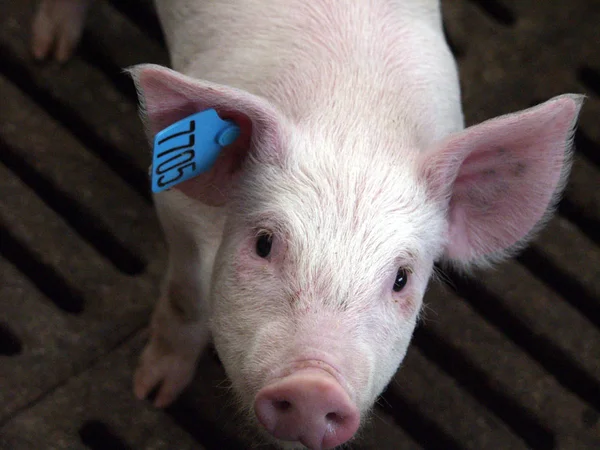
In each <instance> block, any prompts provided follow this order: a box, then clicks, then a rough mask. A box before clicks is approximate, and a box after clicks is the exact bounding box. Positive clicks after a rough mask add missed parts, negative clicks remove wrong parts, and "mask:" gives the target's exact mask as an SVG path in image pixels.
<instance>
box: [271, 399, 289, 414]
mask: <svg viewBox="0 0 600 450" xmlns="http://www.w3.org/2000/svg"><path fill="white" fill-rule="evenodd" d="M273 407H274V408H275V409H276V410H277V411H279V412H282V413H284V412H286V411H289V410H290V409H291V408H292V404H291V403H290V402H288V401H287V400H274V401H273Z"/></svg>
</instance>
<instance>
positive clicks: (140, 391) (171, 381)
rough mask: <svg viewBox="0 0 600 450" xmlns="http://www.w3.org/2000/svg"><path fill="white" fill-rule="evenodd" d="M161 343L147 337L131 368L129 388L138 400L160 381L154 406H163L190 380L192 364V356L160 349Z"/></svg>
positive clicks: (194, 363) (194, 361)
mask: <svg viewBox="0 0 600 450" xmlns="http://www.w3.org/2000/svg"><path fill="white" fill-rule="evenodd" d="M161 347H162V346H160V345H156V344H155V342H154V340H153V341H151V342H150V343H149V344H148V345H147V346H146V348H145V349H144V352H143V354H142V357H141V359H140V364H139V366H138V368H137V370H136V371H135V375H134V379H133V391H134V393H135V396H136V397H137V398H139V399H140V400H142V399H144V398H146V397H147V396H148V393H149V392H150V391H151V390H152V389H154V388H155V387H156V386H158V385H159V384H160V389H159V390H158V394H157V395H156V399H155V400H154V406H156V407H157V408H164V407H165V406H168V405H169V404H171V403H172V402H173V400H175V399H176V398H177V396H178V395H179V393H180V392H181V391H182V390H183V389H184V388H185V387H186V386H187V385H188V384H189V383H190V381H191V380H192V377H193V375H194V369H195V367H196V358H195V357H194V356H190V355H180V354H176V353H169V352H166V351H164V349H163V348H161Z"/></svg>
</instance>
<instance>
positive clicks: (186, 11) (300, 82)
mask: <svg viewBox="0 0 600 450" xmlns="http://www.w3.org/2000/svg"><path fill="white" fill-rule="evenodd" d="M225 3H226V2H208V1H193V0H171V1H168V2H163V1H160V0H159V1H157V5H158V8H159V13H160V15H161V20H162V22H163V27H164V30H165V34H166V37H167V41H168V44H169V49H170V52H171V58H172V63H173V67H174V68H175V69H176V70H179V71H182V72H184V73H186V74H188V75H191V76H194V77H196V78H201V79H206V80H210V81H213V82H217V83H221V84H226V85H230V86H235V87H238V88H241V89H245V90H247V91H250V92H252V93H254V94H257V95H261V96H263V97H265V98H267V99H269V100H270V101H271V102H273V103H274V104H276V105H277V106H278V108H279V109H280V110H281V111H282V112H284V113H285V114H286V115H287V116H288V117H289V118H290V120H292V121H294V122H296V123H300V124H302V123H311V124H314V123H315V121H316V122H317V123H318V124H320V125H321V126H323V127H343V126H344V124H348V123H354V122H355V121H356V120H357V119H358V120H364V121H368V122H370V124H372V128H373V130H374V132H389V133H393V134H396V135H401V136H402V137H403V140H404V141H406V142H407V143H408V144H409V145H410V146H411V147H415V146H416V147H426V146H428V145H431V143H432V142H433V141H435V140H439V139H441V138H442V137H444V136H445V135H447V134H448V133H450V132H453V131H456V130H458V129H461V128H462V126H463V119H462V111H461V107H460V92H459V85H458V77H457V73H456V67H455V63H454V59H453V58H452V55H451V54H450V52H449V50H448V48H447V45H446V43H445V41H444V38H443V33H442V29H441V18H440V12H439V5H438V2H437V1H432V0H404V1H399V0H396V1H393V0H370V1H366V0H365V1H364V2H363V1H360V2H358V1H356V0H337V1H333V0H329V1H328V0H310V1H307V0H287V1H278V2H268V1H257V0H237V1H229V2H227V5H225ZM363 129H369V127H368V126H367V127H363Z"/></svg>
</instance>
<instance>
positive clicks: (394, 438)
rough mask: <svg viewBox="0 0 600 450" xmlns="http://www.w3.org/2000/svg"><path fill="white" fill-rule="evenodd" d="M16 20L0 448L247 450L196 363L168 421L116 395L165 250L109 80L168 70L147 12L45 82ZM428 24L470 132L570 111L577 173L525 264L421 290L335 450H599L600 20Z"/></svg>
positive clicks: (125, 380) (9, 32)
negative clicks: (411, 316) (415, 309)
mask: <svg viewBox="0 0 600 450" xmlns="http://www.w3.org/2000/svg"><path fill="white" fill-rule="evenodd" d="M34 3H35V2H33V1H22V2H21V1H8V0H4V1H2V2H0V192H1V200H0V239H1V241H0V242H1V245H0V448H2V449H11V450H12V449H18V450H20V449H35V450H39V449H86V448H87V449H93V450H109V449H110V450H113V449H192V448H198V449H202V448H204V449H209V450H212V449H214V450H220V449H234V450H235V449H243V448H246V445H245V444H244V443H243V440H242V437H241V435H240V432H239V429H238V428H237V427H236V423H235V420H234V419H233V418H232V417H231V415H230V413H231V411H230V410H229V409H228V406H227V394H226V389H225V388H224V387H223V386H224V384H223V383H222V382H223V379H224V374H223V372H222V369H221V368H220V367H219V365H218V363H217V362H216V359H215V358H214V357H213V356H211V355H206V356H205V357H203V359H202V361H201V362H200V365H199V370H198V373H197V375H196V378H195V381H194V382H193V385H192V386H191V387H190V389H189V390H188V391H187V392H186V394H185V395H184V396H183V397H182V398H181V399H180V400H179V401H177V403H176V404H175V405H174V406H173V407H172V408H170V409H168V410H166V411H164V412H162V411H156V410H154V409H153V408H151V407H150V406H149V404H147V403H146V402H139V401H136V400H135V399H134V397H133V395H132V393H131V386H130V384H131V373H132V368H133V367H134V365H135V362H136V360H137V356H138V353H139V351H140V348H141V346H142V344H143V341H144V339H145V336H144V331H143V329H144V327H145V325H146V323H147V321H148V317H149V314H150V312H151V308H152V305H153V303H154V301H155V296H156V285H157V281H158V278H159V276H160V274H161V271H162V269H163V264H164V255H165V249H164V245H163V243H162V237H161V234H160V231H159V228H158V226H157V222H156V220H155V218H154V212H153V210H152V207H151V201H150V197H149V195H148V183H147V178H146V173H147V167H148V165H149V156H148V151H147V145H146V142H145V139H144V136H143V133H142V127H141V124H140V122H139V120H138V117H137V112H136V104H135V95H134V91H133V88H132V85H131V83H130V81H129V80H128V79H127V77H125V76H124V75H123V74H122V73H120V68H122V67H126V66H129V65H131V64H134V63H139V62H157V63H163V64H165V63H166V62H167V58H166V53H165V51H164V47H163V45H162V41H161V37H160V32H159V31H158V26H157V23H156V19H155V16H154V15H153V12H152V10H151V8H148V7H147V3H145V2H143V1H142V2H138V1H134V0H127V1H117V0H114V1H112V2H104V1H100V2H97V3H96V5H95V6H94V7H93V10H92V14H91V15H90V20H89V21H88V25H87V28H86V31H85V36H84V42H83V44H82V45H81V47H80V48H79V50H78V53H77V56H76V57H75V58H74V59H73V60H72V61H71V62H69V63H68V64H67V65H65V66H63V67H60V66H58V65H56V64H36V63H34V62H33V61H32V59H31V57H30V55H29V52H28V42H29V41H28V39H29V28H30V21H31V14H32V11H33V8H34ZM139 3H142V6H139ZM444 12H445V18H446V27H447V32H448V36H449V38H450V40H451V42H452V46H453V50H454V51H455V53H456V55H457V57H458V60H459V63H460V70H461V79H462V86H463V96H464V105H465V113H466V117H467V121H468V123H469V124H472V123H475V122H479V121H481V120H484V119H486V118H489V117H492V116H495V115H498V114H502V113H506V112H510V111H514V110H518V109H522V108H525V107H528V106H530V105H532V104H533V103H536V102H540V101H542V100H546V99H548V98H549V97H551V96H553V95H556V94H559V93H563V92H581V93H585V94H587V96H588V99H587V102H586V104H585V106H584V110H583V113H582V116H581V122H580V128H579V131H578V133H577V136H576V143H577V153H576V156H575V163H574V166H573V172H572V177H571V180H570V183H569V186H568V189H567V192H566V195H565V198H564V200H563V201H562V202H561V204H560V207H559V214H558V215H557V216H556V217H555V218H554V219H552V221H551V222H550V223H549V225H548V227H547V228H546V229H545V230H544V232H543V233H541V235H540V236H539V238H538V239H536V240H535V242H534V244H533V245H532V246H531V247H529V248H528V249H527V250H526V251H525V252H524V253H522V255H521V256H519V257H518V258H517V259H515V260H513V261H511V262H508V263H506V264H503V265H501V266H500V267H499V268H498V270H495V271H492V272H487V273H484V274H481V275H478V276H477V278H476V279H474V280H461V279H459V278H452V279H451V280H450V287H444V286H442V285H440V284H435V285H434V286H432V289H431V290H430V292H429V293H428V295H427V297H426V304H427V306H426V321H425V323H424V324H421V325H420V326H419V328H418V330H417V332H416V336H415V339H414V343H413V345H412V347H411V349H410V350H409V354H408V356H407V358H406V361H405V363H404V365H403V368H402V370H400V371H399V373H398V374H397V376H396V378H395V380H394V381H393V383H392V384H391V385H390V387H389V389H388V390H387V392H386V393H385V395H384V396H383V398H382V399H381V401H380V402H379V406H378V407H377V409H376V418H375V419H374V420H373V423H372V424H371V425H370V426H369V427H368V428H367V430H366V432H365V434H364V438H363V439H362V440H361V441H359V442H357V443H355V444H353V445H352V448H355V449H365V450H366V449H384V450H386V449H390V450H391V449H413V448H440V449H462V448H469V449H523V448H533V449H552V448H560V449H594V448H600V420H599V419H600V247H599V244H600V177H599V175H600V119H599V118H600V2H599V1H596V0H587V1H586V0H571V1H558V0H556V1H551V0H547V1H539V0H495V1H484V0H477V1H476V0H470V1H468V0H446V1H445V2H444ZM140 30H143V31H140Z"/></svg>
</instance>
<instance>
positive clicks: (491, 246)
mask: <svg viewBox="0 0 600 450" xmlns="http://www.w3.org/2000/svg"><path fill="white" fill-rule="evenodd" d="M133 74H134V78H135V79H136V82H137V86H138V89H139V92H140V93H141V95H142V101H143V104H144V106H145V114H146V119H147V127H148V130H149V133H150V134H151V135H154V134H155V133H156V132H157V131H159V130H160V129H162V128H164V127H166V126H168V125H170V124H171V123H173V122H175V121H177V120H179V119H181V118H183V117H186V116H187V115H190V114H192V113H194V112H197V111H200V110H204V109H207V108H215V109H216V110H217V112H219V114H220V115H221V117H223V118H232V119H234V120H235V121H237V123H238V124H239V125H240V126H241V129H242V133H241V137H240V138H239V140H238V142H237V143H236V144H234V145H232V146H231V147H228V148H225V149H224V150H223V152H222V154H221V156H220V158H219V159H218V160H217V162H216V164H215V166H214V167H213V169H212V170H211V171H210V172H208V173H205V174H202V175H200V176H198V177H197V178H194V179H192V180H189V181H187V182H185V183H182V184H181V185H179V186H177V187H176V189H179V190H181V191H182V192H183V193H185V194H186V195H188V196H190V197H192V198H194V199H196V200H198V201H199V202H204V203H207V204H211V205H221V206H222V207H223V208H224V211H226V213H227V217H228V219H227V222H226V226H225V230H224V234H223V239H222V242H221V246H220V249H219V251H218V254H217V258H216V261H215V267H214V270H213V277H212V279H213V285H212V291H211V300H210V303H211V324H212V331H213V335H214V341H215V346H216V348H217V351H218V353H219V356H220V358H221V360H222V362H223V364H224V366H225V369H226V371H227V374H228V376H229V377H230V379H231V382H232V385H233V388H234V391H235V393H236V394H237V396H238V397H239V399H240V401H241V405H242V406H243V408H244V409H245V410H246V411H248V412H249V413H250V416H251V417H252V418H253V420H255V421H256V420H258V422H260V424H261V425H262V428H264V429H265V430H266V431H267V432H268V434H269V435H271V436H272V437H274V438H276V439H277V440H278V441H279V442H280V443H281V441H292V442H296V444H289V445H291V446H293V445H298V444H297V443H298V442H301V443H302V444H304V445H305V446H307V447H309V448H313V449H320V448H332V447H335V446H337V445H339V444H342V443H344V442H346V441H347V440H349V439H350V438H352V436H353V435H354V434H355V433H356V431H357V429H358V427H359V424H360V422H361V420H362V419H364V417H365V416H366V414H367V412H368V411H369V409H370V408H371V407H372V406H373V404H374V402H375V400H376V398H377V396H378V395H379V394H380V393H381V392H382V390H383V389H384V388H385V386H386V385H387V383H388V382H389V381H390V379H391V377H392V376H393V375H394V373H395V371H396V370H397V368H398V366H399V365H400V363H401V361H402V359H403V358H404V355H405V353H406V350H407V347H408V344H409V341H410V339H411V336H412V333H413V330H414V327H415V323H416V320H417V317H418V314H419V310H420V307H421V303H422V298H423V295H424V292H425V289H426V286H427V282H428V280H429V278H430V276H431V274H432V272H433V267H434V263H435V262H436V261H445V262H449V263H453V264H455V265H457V266H459V267H463V268H464V267H468V266H471V265H474V264H481V263H487V262H490V261H493V260H497V259H498V258H500V257H503V256H506V255H507V254H508V252H509V251H510V250H511V249H514V248H516V247H517V246H519V245H520V244H521V243H522V242H523V241H524V240H525V239H526V238H527V237H529V236H530V235H531V232H532V230H533V229H534V228H535V227H536V226H537V225H538V224H539V223H540V222H541V221H542V219H543V218H544V216H545V215H546V212H547V211H548V209H549V208H550V207H551V206H552V203H553V201H554V200H555V199H556V195H557V192H559V191H560V188H561V186H562V184H563V182H564V178H565V176H566V173H567V171H568V156H569V149H570V140H571V137H572V136H571V134H572V130H573V127H574V123H575V120H576V117H577V113H578V110H579V107H580V104H581V99H580V98H579V97H576V96H562V97H557V98H555V99H553V100H551V101H549V102H547V103H544V104H542V105H540V106H538V107H535V108H532V109H529V110H526V111H523V112H520V113H517V114H513V115H508V116H503V117H500V118H497V119H494V120H491V121H488V122H484V123H482V124H480V125H477V126H474V127H471V128H468V129H466V130H464V131H461V132H459V133H457V134H455V135H452V136H450V137H449V138H448V139H446V140H445V141H444V142H440V143H438V144H437V145H435V146H434V147H432V148H424V149H419V148H415V146H414V142H412V141H411V140H410V138H407V137H403V136H397V137H396V138H394V137H393V136H390V135H389V130H388V131H387V132H384V131H383V130H381V132H380V133H378V131H377V129H376V127H373V124H372V123H371V124H369V126H368V127H367V126H364V127H363V126H362V125H361V121H360V120H358V119H357V120H356V121H355V122H354V123H348V126H347V127H344V128H342V127H341V126H340V125H337V126H336V125H335V123H333V122H332V123H326V121H324V120H323V118H322V117H319V118H316V120H315V121H314V122H311V120H310V119H308V120H306V121H303V122H298V121H297V122H292V121H291V120H289V118H286V117H284V116H283V115H282V114H281V113H280V112H279V111H278V110H277V109H276V108H275V107H274V106H273V105H271V104H269V103H268V102H267V101H266V100H264V99H261V98H258V97H256V96H253V95H251V94H249V93H247V92H243V91H240V90H236V89H232V88H228V87H223V86H218V85H214V84H211V83H207V82H201V81H197V80H193V79H191V78H188V77H185V76H183V75H181V74H178V73H176V72H173V71H170V70H168V69H164V68H160V67H157V66H140V67H138V68H136V69H134V70H133ZM324 123H325V125H323V124H324ZM385 133H388V134H385ZM288 448H290V447H289V446H288Z"/></svg>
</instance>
